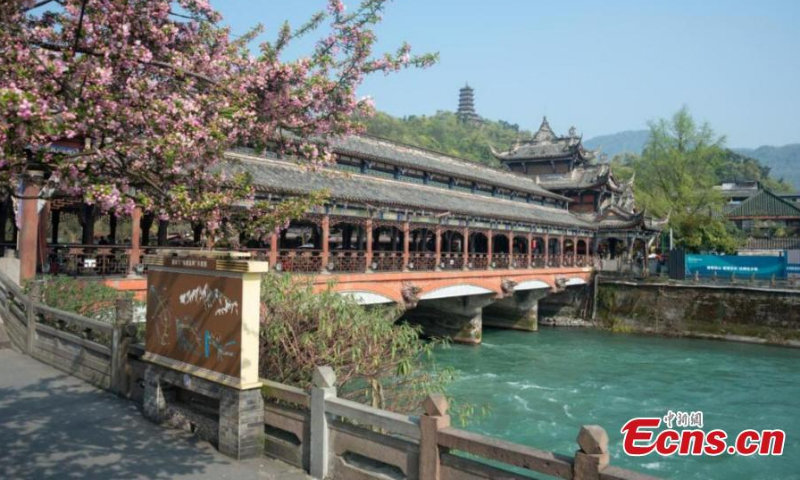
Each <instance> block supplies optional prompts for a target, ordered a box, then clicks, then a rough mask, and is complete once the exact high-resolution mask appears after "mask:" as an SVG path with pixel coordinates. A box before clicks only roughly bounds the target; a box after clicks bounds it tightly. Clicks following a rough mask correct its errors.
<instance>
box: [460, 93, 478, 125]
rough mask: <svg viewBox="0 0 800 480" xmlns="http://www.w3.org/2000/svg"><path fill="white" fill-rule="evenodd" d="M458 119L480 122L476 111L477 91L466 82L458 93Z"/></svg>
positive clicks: (467, 121) (466, 121)
mask: <svg viewBox="0 0 800 480" xmlns="http://www.w3.org/2000/svg"><path fill="white" fill-rule="evenodd" d="M456 115H457V116H458V119H459V120H460V121H462V122H464V123H478V122H480V117H479V116H478V114H477V113H476V112H475V91H474V90H473V89H472V87H470V86H469V84H466V85H465V86H464V87H463V88H462V89H461V90H460V91H459V93H458V112H456Z"/></svg>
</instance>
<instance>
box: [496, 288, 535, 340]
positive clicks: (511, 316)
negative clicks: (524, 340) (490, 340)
mask: <svg viewBox="0 0 800 480" xmlns="http://www.w3.org/2000/svg"><path fill="white" fill-rule="evenodd" d="M548 293H549V291H548V290H547V289H543V288H540V289H535V290H523V291H516V292H514V294H513V295H510V296H508V297H506V298H501V299H500V300H498V301H496V302H494V303H492V304H491V305H488V306H487V307H486V308H485V309H484V311H483V324H484V325H486V326H489V327H496V328H508V329H513V330H524V331H527V332H535V331H536V330H538V329H539V300H540V299H542V298H544V297H546V296H547V294H548Z"/></svg>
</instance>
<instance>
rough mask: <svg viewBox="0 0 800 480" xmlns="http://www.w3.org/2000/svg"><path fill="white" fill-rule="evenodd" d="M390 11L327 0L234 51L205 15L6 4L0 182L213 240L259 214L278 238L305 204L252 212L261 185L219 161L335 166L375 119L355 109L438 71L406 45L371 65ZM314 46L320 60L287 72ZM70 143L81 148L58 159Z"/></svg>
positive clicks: (244, 40)
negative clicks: (281, 155)
mask: <svg viewBox="0 0 800 480" xmlns="http://www.w3.org/2000/svg"><path fill="white" fill-rule="evenodd" d="M386 1H387V0H364V1H363V2H362V3H361V4H360V5H359V6H358V8H356V9H355V10H354V11H353V12H348V11H346V9H345V6H344V5H343V4H342V3H341V1H339V0H330V1H329V2H328V6H327V10H326V11H323V12H320V13H318V14H316V15H314V16H313V17H312V18H311V19H310V20H309V21H308V23H306V24H305V25H302V26H301V27H299V28H297V29H292V28H291V27H290V26H289V25H288V24H285V25H284V26H283V28H281V29H280V31H279V32H278V33H277V35H276V36H275V37H276V38H275V39H274V40H272V41H268V42H263V43H260V44H258V45H255V43H256V40H257V39H258V38H259V36H260V35H261V34H262V32H263V28H261V27H259V26H257V27H255V28H253V30H251V31H250V32H247V33H246V34H245V35H243V36H240V37H237V36H234V35H232V34H231V32H230V29H229V28H225V27H223V26H222V25H221V23H220V22H221V16H220V15H219V14H218V13H217V12H216V11H215V10H213V9H212V8H211V6H210V5H209V2H208V1H207V0H175V1H170V0H40V1H35V0H4V1H3V2H2V4H0V145H2V148H1V149H0V181H2V185H4V186H5V187H6V188H7V189H9V190H14V186H15V185H17V182H18V179H19V177H20V175H22V174H24V172H26V171H28V170H32V169H37V170H44V171H46V172H47V177H46V179H45V185H44V186H45V187H46V188H47V189H49V190H51V191H59V192H64V193H66V194H68V195H73V196H78V197H82V198H83V199H84V201H86V202H87V203H90V204H95V205H98V206H99V207H100V208H101V209H102V210H104V211H113V212H115V213H117V214H126V213H129V212H130V211H131V210H132V209H133V208H134V206H135V205H138V206H141V207H143V208H144V209H145V210H147V211H150V212H154V213H155V214H157V215H159V216H160V217H161V218H163V219H167V218H173V219H188V220H192V221H195V222H197V221H202V222H204V223H206V224H207V226H208V228H209V230H210V231H212V232H213V231H216V230H218V229H219V225H220V219H221V218H222V217H223V216H224V215H225V213H224V212H225V208H226V206H230V205H235V204H238V203H247V204H248V205H249V206H250V209H251V210H250V213H249V214H248V215H247V217H248V219H249V221H250V222H252V221H253V219H259V221H257V222H255V223H251V226H252V225H257V227H256V229H261V230H260V231H266V230H267V229H269V228H274V226H275V225H276V224H278V223H280V222H283V221H285V219H286V217H288V216H290V215H293V214H297V212H298V211H301V210H302V209H303V208H304V206H303V205H304V204H303V203H302V202H301V201H294V202H285V203H283V204H278V205H276V204H266V203H262V202H253V196H254V190H253V187H252V185H251V184H250V179H249V178H248V177H246V176H226V175H225V174H224V171H223V170H222V169H221V168H219V166H220V162H221V160H222V158H223V153H224V152H225V151H226V150H227V149H230V148H231V147H234V146H239V145H248V146H252V147H255V148H257V149H263V148H267V147H270V148H278V149H280V150H282V151H284V152H287V153H289V154H292V155H297V156H298V157H299V158H302V159H304V160H306V161H307V162H308V164H309V165H311V166H318V165H320V164H324V163H325V162H328V161H330V154H329V152H328V151H327V150H326V148H325V147H324V142H320V141H318V140H319V139H324V138H325V137H327V136H331V135H347V134H350V133H352V132H355V131H357V130H358V128H359V125H358V124H357V123H355V122H354V120H353V118H354V117H355V116H357V115H363V114H365V113H369V112H370V111H371V109H372V106H371V102H370V101H369V100H368V99H358V98H357V95H356V89H357V87H358V86H359V85H360V84H361V82H362V81H363V80H364V78H365V76H366V75H369V74H372V73H378V72H380V73H391V72H395V71H398V70H401V69H403V68H406V67H409V66H416V67H425V66H428V65H431V64H432V63H433V62H434V61H435V60H436V56H435V55H431V54H426V55H421V56H412V55H411V49H410V47H409V46H408V45H407V44H403V45H402V46H400V47H399V49H398V50H397V51H396V52H394V53H387V54H384V55H382V56H375V54H374V52H373V50H374V46H375V43H376V36H375V33H374V30H373V28H374V26H375V25H376V24H377V23H378V22H380V20H381V14H382V13H383V11H384V7H385V4H386ZM309 34H316V35H317V36H318V37H319V38H318V39H317V42H316V44H315V47H314V48H313V51H311V52H310V53H309V54H308V55H307V56H303V57H301V58H297V59H292V60H285V59H284V58H282V54H283V53H284V51H285V49H286V47H287V45H289V44H290V43H291V42H292V41H293V40H294V39H296V38H298V37H300V36H303V35H309ZM64 142H72V143H73V144H74V145H77V146H78V148H75V149H70V150H64V149H60V148H56V147H57V146H58V145H61V144H64ZM312 200H313V201H318V200H319V198H315V199H312Z"/></svg>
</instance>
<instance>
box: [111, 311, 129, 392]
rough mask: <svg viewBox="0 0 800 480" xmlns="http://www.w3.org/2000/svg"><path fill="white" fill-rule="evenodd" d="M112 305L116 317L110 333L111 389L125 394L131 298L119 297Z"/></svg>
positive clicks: (126, 390) (126, 388)
mask: <svg viewBox="0 0 800 480" xmlns="http://www.w3.org/2000/svg"><path fill="white" fill-rule="evenodd" d="M114 307H115V310H116V317H117V318H116V321H115V322H114V330H112V333H111V391H112V392H114V393H116V394H117V395H120V396H125V395H127V393H128V382H127V374H126V369H127V365H128V347H129V346H130V343H131V333H133V332H131V330H132V328H133V299H131V298H119V299H117V302H116V304H115V306H114Z"/></svg>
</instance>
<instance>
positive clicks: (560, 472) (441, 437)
mask: <svg viewBox="0 0 800 480" xmlns="http://www.w3.org/2000/svg"><path fill="white" fill-rule="evenodd" d="M313 381H314V384H313V386H312V388H311V390H310V392H305V391H303V390H301V389H299V388H295V387H289V386H286V385H282V384H279V383H276V382H270V381H267V380H264V389H263V391H264V396H265V404H264V409H265V414H264V421H265V425H266V426H265V432H266V433H265V437H264V448H265V454H267V455H269V456H271V457H275V458H278V459H280V460H283V461H285V462H287V463H289V464H292V465H295V466H298V467H301V468H304V469H306V470H307V471H309V472H310V473H311V475H312V476H314V477H315V478H334V479H338V478H342V479H345V478H362V479H372V478H374V479H383V478H387V477H390V478H409V479H425V480H438V479H445V480H447V479H479V478H507V479H515V480H516V479H523V478H529V477H528V476H526V475H523V474H521V473H514V472H513V471H510V470H506V469H505V468H508V467H516V468H518V469H523V470H525V471H528V472H531V473H540V474H546V475H550V476H552V477H556V478H566V479H579V480H582V479H604V480H605V479H607V480H612V479H617V480H646V479H652V478H654V477H650V476H647V475H643V474H640V473H637V472H633V471H630V470H624V469H620V468H617V467H613V466H609V450H608V435H607V434H606V432H605V430H603V428H602V427H600V426H598V425H586V426H583V427H582V428H581V429H580V431H579V432H578V436H577V450H576V452H575V453H574V454H573V455H561V454H558V453H553V452H548V451H543V450H539V449H536V448H533V447H529V446H525V445H519V444H515V443H512V442H507V441H504V440H499V439H496V438H492V437H488V436H485V435H480V434H477V433H472V432H468V431H466V430H461V429H457V428H453V427H452V426H451V424H450V417H449V415H448V404H447V400H446V399H445V397H444V396H443V395H430V396H429V397H428V398H426V399H425V401H424V402H423V410H424V413H423V415H421V416H419V417H417V416H409V415H401V414H397V413H393V412H388V411H386V410H380V409H377V408H373V407H370V406H368V405H362V404H360V403H356V402H352V401H349V400H345V399H342V398H338V397H337V395H336V387H335V383H336V377H335V375H334V372H333V370H332V369H331V368H330V367H326V366H325V367H318V368H317V371H316V372H315V374H314V380H313ZM456 452H459V453H466V454H469V455H471V456H473V457H479V458H480V459H481V460H487V461H491V462H492V463H493V464H498V463H499V464H502V465H504V466H505V468H501V467H498V466H491V465H489V464H487V463H485V462H483V461H480V460H477V459H473V458H469V457H465V456H463V455H458V454H456Z"/></svg>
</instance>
